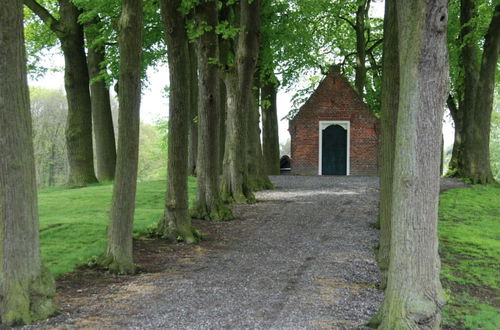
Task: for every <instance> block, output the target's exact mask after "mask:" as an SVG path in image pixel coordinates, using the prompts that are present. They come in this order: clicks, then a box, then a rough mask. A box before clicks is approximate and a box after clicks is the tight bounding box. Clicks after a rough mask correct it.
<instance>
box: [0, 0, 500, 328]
mask: <svg viewBox="0 0 500 330" xmlns="http://www.w3.org/2000/svg"><path fill="white" fill-rule="evenodd" d="M468 1H469V0H462V1H461V5H462V6H464V5H467V4H468ZM477 1H479V0H477ZM342 3H343V5H345V6H339V7H335V6H333V7H334V9H335V10H329V8H330V6H332V4H331V3H330V2H329V1H326V0H325V1H317V2H311V1H305V0H295V1H294V2H293V5H290V4H289V3H288V2H285V1H281V0H274V1H271V0H252V1H246V0H241V1H239V2H237V1H231V0H227V1H222V2H218V1H215V0H206V1H201V2H199V1H186V0H184V1H181V0H160V1H159V3H158V4H159V11H158V9H157V8H156V5H157V4H156V3H153V2H149V1H146V2H145V3H143V2H142V0H123V1H122V2H121V5H120V3H119V2H110V3H107V4H105V5H103V4H102V2H100V1H93V0H73V1H70V0H58V1H55V2H52V1H41V0H40V1H36V0H24V4H25V5H26V6H27V7H28V8H29V9H30V10H31V11H32V12H33V13H35V14H36V15H37V16H38V17H39V18H40V19H41V20H42V21H43V23H44V26H45V27H46V29H45V32H47V31H51V33H53V35H54V36H55V37H56V38H57V40H58V41H59V44H60V47H61V49H62V51H63V53H64V56H65V88H66V95H67V101H68V115H67V125H66V146H67V154H68V159H69V162H68V164H69V166H68V172H69V184H71V185H73V186H82V185H85V184H88V183H91V182H95V181H96V175H95V171H94V167H93V166H94V165H93V158H94V156H93V148H92V131H94V135H95V139H96V150H97V152H96V154H97V167H98V171H97V173H98V177H99V179H101V180H107V179H110V178H114V190H113V202H112V207H111V212H110V224H109V227H108V248H107V251H106V253H105V254H104V255H103V256H102V257H101V258H100V260H99V262H100V263H101V264H102V265H103V266H105V267H107V268H108V269H110V270H111V271H113V272H116V273H132V272H134V271H135V265H134V263H133V260H132V224H133V214H134V205H135V189H136V181H137V172H138V152H139V151H138V148H139V127H140V125H139V107H140V89H141V74H142V73H143V72H144V70H145V67H147V65H149V64H151V63H154V62H155V61H158V60H159V59H160V58H162V56H163V57H164V56H165V52H164V51H162V50H161V47H158V45H159V44H162V42H163V41H164V42H165V44H166V49H167V52H166V55H167V58H168V63H169V69H170V70H169V71H170V84H171V85H170V88H169V93H170V97H169V102H170V104H169V121H168V164H167V168H168V170H167V175H168V177H167V182H168V183H167V194H166V201H165V217H164V218H163V219H162V221H160V223H159V225H158V233H159V234H160V235H161V236H162V237H172V238H175V239H177V238H180V239H183V240H185V241H186V242H189V243H192V242H196V241H197V239H198V234H197V231H196V230H194V229H193V228H192V225H191V217H190V215H193V216H196V217H199V218H205V219H210V220H228V219H230V218H232V212H231V209H230V204H231V203H233V202H236V203H248V202H253V201H254V196H253V191H255V190H258V189H265V188H269V187H270V186H271V184H270V181H269V179H268V178H267V174H274V173H277V170H279V169H278V168H277V167H276V166H277V164H278V157H279V151H278V150H279V149H278V148H279V146H278V139H277V133H276V130H277V118H276V104H275V99H276V98H275V96H276V90H277V86H278V80H277V78H276V75H277V74H279V76H280V77H281V80H282V83H283V84H284V85H286V84H288V83H289V81H293V79H294V77H297V74H300V72H303V70H307V68H308V67H313V66H319V67H324V66H326V65H327V62H328V61H329V60H336V59H339V58H341V59H342V60H343V61H344V62H345V63H346V65H345V72H346V74H349V70H350V69H351V70H352V77H353V79H354V82H355V83H354V85H355V86H356V89H357V90H358V93H360V94H361V95H364V96H365V99H366V100H367V101H369V103H370V104H371V105H372V107H373V108H374V109H376V108H377V104H378V103H377V97H375V96H373V97H371V96H370V95H376V94H377V91H380V88H382V92H383V93H382V97H381V102H380V104H381V110H380V112H381V117H382V123H383V126H382V135H383V136H382V150H383V152H382V165H381V195H382V196H381V211H380V212H381V214H380V223H381V230H382V238H381V246H380V251H379V256H378V257H379V261H380V264H381V269H382V273H383V276H384V279H383V283H384V285H386V287H387V289H386V298H385V301H384V304H383V306H382V308H381V310H380V313H379V315H378V317H377V318H375V319H374V321H373V324H375V325H377V326H379V327H380V328H384V329H385V328H437V327H438V326H439V310H440V306H441V305H442V303H443V300H442V295H441V288H440V283H439V258H438V255H437V235H436V217H437V198H438V183H437V182H438V180H437V178H438V177H439V163H440V161H439V158H440V157H439V154H440V152H439V149H440V148H439V146H440V141H441V137H440V136H441V119H442V110H443V105H444V103H445V100H446V98H447V95H448V94H449V93H448V87H447V79H448V57H447V45H446V29H447V26H448V25H447V21H448V12H447V1H445V0H435V1H423V0H420V1H409V0H408V1H398V2H396V1H395V0H387V1H386V15H385V18H384V28H383V34H384V35H383V40H384V42H383V45H384V49H383V65H380V60H381V56H382V52H381V49H380V47H379V46H380V45H381V44H382V41H381V40H382V39H381V36H380V33H381V32H382V29H381V27H380V24H379V25H378V27H377V22H376V20H371V19H369V16H368V12H369V8H370V1H366V0H359V1H354V0H353V1H348V0H346V1H344V2H342ZM484 3H485V4H486V5H487V6H486V7H488V8H493V7H492V6H493V5H492V4H490V3H489V2H487V1H485V2H484ZM5 8H6V10H5V11H3V12H2V14H1V15H2V22H3V21H4V19H5V22H8V23H9V24H7V25H5V26H3V27H0V43H1V44H0V49H1V50H2V52H3V53H2V56H1V62H0V66H1V70H2V71H1V74H2V77H5V78H3V80H2V82H1V84H0V92H1V94H0V96H1V98H2V100H5V101H4V102H3V103H1V106H2V108H1V109H0V110H1V111H0V115H1V116H2V118H0V119H1V124H0V125H2V126H1V127H0V128H1V130H0V134H1V135H0V138H1V140H2V141H3V142H2V144H1V145H2V149H1V152H2V155H6V156H5V157H2V159H1V163H0V165H1V173H0V179H1V180H0V184H1V186H0V197H1V198H0V200H1V203H2V204H1V205H0V221H1V224H2V228H3V232H2V234H1V236H0V238H1V244H2V245H1V248H0V256H1V257H2V260H3V264H2V268H0V279H1V280H2V287H1V290H2V292H1V297H2V298H1V300H0V317H1V319H2V322H4V323H7V324H13V323H29V322H30V321H32V320H33V319H37V318H43V317H46V316H47V315H49V314H50V313H51V312H52V311H53V305H52V297H53V295H54V289H53V287H54V285H53V280H52V279H51V276H50V274H48V272H47V271H46V270H45V269H44V268H43V267H42V264H41V260H40V253H39V246H38V232H37V228H38V218H37V211H36V184H35V179H34V178H35V170H34V161H33V143H32V140H31V136H32V128H31V125H30V114H29V101H28V90H27V86H26V62H25V57H24V38H23V34H22V31H23V25H22V22H23V18H22V4H21V2H20V1H19V0H7V5H6V7H5ZM481 8H483V7H481ZM321 9H322V10H321ZM158 12H159V13H158ZM493 12H494V13H497V12H498V6H496V7H494V11H493ZM314 15H316V16H318V18H314V17H316V16H314ZM490 19H491V23H490V24H489V28H488V30H487V31H488V32H487V33H486V34H485V38H486V41H485V43H484V52H483V58H485V59H483V61H482V62H481V63H489V64H491V63H490V62H491V61H493V62H494V63H495V67H496V61H497V56H498V43H499V41H498V38H497V37H498V35H500V33H498V30H497V29H498V19H499V16H498V15H496V14H494V15H491V16H490ZM27 22H28V23H33V18H32V17H31V18H30V16H29V15H28V19H27ZM158 22H162V24H161V23H158ZM300 22H302V23H303V25H302V27H307V29H305V34H304V37H303V38H297V34H298V33H299V32H298V31H300V30H299V29H298V28H299V26H300V25H297V24H299V23H300ZM306 22H307V23H306ZM339 22H340V23H339ZM464 22H465V23H463V24H462V25H461V27H462V29H461V31H463V30H467V28H468V26H469V24H468V23H467V22H468V20H465V21H464ZM379 23H380V22H379ZM287 24H289V26H290V28H289V29H287V28H285V27H286V26H287ZM332 24H338V25H337V27H338V28H337V29H332ZM144 27H146V29H144ZM328 30H335V31H336V32H337V33H339V35H334V34H331V33H329V34H326V33H325V34H324V35H322V34H318V33H319V32H321V31H328ZM40 31H43V30H40ZM158 31H163V33H161V34H160V33H158ZM473 31H476V30H475V29H473ZM342 33H344V34H348V33H352V35H353V36H355V38H353V39H349V40H351V41H350V42H345V43H339V44H336V45H333V44H331V43H330V40H332V39H341V40H343V39H342V38H341V37H340V36H341V35H342ZM377 33H378V34H377ZM461 33H464V32H461ZM162 35H163V37H162ZM466 35H467V33H465V34H464V38H463V39H464V42H465V40H467V39H468V38H465V36H466ZM84 37H86V38H87V43H86V44H87V47H88V49H89V50H88V54H86V53H85V48H84V46H85V42H84V41H85V40H84ZM43 40H50V38H49V37H45V38H44V39H43ZM28 45H29V48H30V49H32V47H34V48H36V47H35V46H36V45H35V46H33V45H30V44H29V43H28ZM475 46H476V47H477V44H475ZM349 47H351V48H353V54H351V53H344V52H345V50H346V49H349ZM495 47H496V48H495ZM464 48H467V47H465V46H462V47H460V48H459V49H461V50H462V51H463V49H464ZM490 48H493V49H496V55H495V56H496V57H494V56H493V55H491V56H493V58H492V57H489V56H486V55H484V54H490V53H494V52H493V51H492V52H489V51H488V52H487V51H486V50H487V49H490ZM284 49H286V51H284ZM304 49H308V50H311V52H310V53H308V52H304ZM328 49H332V52H331V54H327V55H329V56H330V57H328V56H322V55H320V54H323V53H328V52H325V50H328ZM4 54H5V56H4ZM311 54H312V55H311ZM339 54H340V55H339ZM342 54H343V55H342ZM462 57H463V56H462ZM351 58H353V59H354V60H352V59H351ZM318 60H321V61H322V63H319V65H318ZM349 63H351V65H349ZM382 68H383V69H382ZM488 68H490V69H491V66H485V69H484V70H485V71H487V69H488ZM381 69H382V74H380V72H381V71H380V70H381ZM480 72H482V70H481V71H480ZM485 75H486V76H485V78H484V79H482V80H481V79H479V80H480V81H481V83H479V82H478V85H475V86H474V88H473V90H474V91H475V92H474V95H475V96H476V97H477V99H478V100H479V95H480V94H482V93H480V92H482V91H483V90H488V88H490V89H492V88H493V87H492V86H494V79H493V82H492V83H493V85H491V86H490V85H484V84H485V82H491V79H487V77H490V76H487V74H486V73H485ZM91 76H92V77H91ZM19 77H21V78H22V79H19ZM113 79H114V80H115V81H116V84H115V89H116V90H117V93H118V99H119V124H118V131H119V133H118V144H117V150H115V141H114V136H115V135H114V132H113V124H112V116H111V110H110V108H111V107H110V105H109V89H108V86H110V81H112V80H113ZM479 80H478V81H479ZM465 81H466V82H468V80H467V79H466V80H465ZM13 82H15V84H14V83H13ZM481 84H482V85H481ZM479 85H480V87H478V86H479ZM89 86H90V88H89ZM89 90H90V93H89ZM464 90H465V88H464ZM463 95H464V99H465V95H466V93H465V92H464V94H463ZM488 95H491V97H492V95H493V94H492V93H490V94H488ZM370 100H372V101H373V102H370ZM481 100H482V101H477V102H476V101H474V104H475V105H476V104H483V105H484V104H486V105H487V104H488V102H487V101H488V99H487V98H484V100H483V99H481ZM259 104H260V105H261V107H262V118H263V125H262V126H263V128H264V132H263V143H262V144H261V142H260V131H259ZM489 104H491V102H490V103H489ZM485 107H486V106H485ZM490 113H491V110H490ZM474 122H475V121H474ZM478 122H479V121H478ZM7 123H8V124H7ZM471 125H473V124H471ZM474 127H476V126H474ZM481 127H482V126H481ZM472 131H474V132H476V134H477V129H476V128H474V129H473V130H472ZM186 137H188V138H186ZM466 141H467V140H466ZM4 142H5V143H4ZM466 145H467V143H465V144H464V146H466ZM464 148H465V147H464ZM19 150H22V151H24V152H16V151H19ZM100 150H101V151H102V152H100ZM263 151H264V152H263ZM115 155H116V156H115ZM264 159H265V160H266V161H265V162H264ZM488 166H489V165H488ZM476 167H478V166H476ZM476 167H473V166H470V168H476ZM490 172H491V171H490ZM189 174H196V175H197V178H198V192H197V199H196V202H195V207H194V209H193V210H191V214H190V210H188V198H187V177H188V175H189ZM476 177H477V178H479V179H477V180H476V179H474V178H476ZM472 178H473V180H474V181H481V182H487V181H488V180H486V179H484V178H486V177H485V176H483V175H480V176H472ZM21 237H24V238H25V239H20V238H21ZM26 242H30V243H29V246H28V247H27V246H26V245H27V244H26ZM408 281H410V285H408Z"/></svg>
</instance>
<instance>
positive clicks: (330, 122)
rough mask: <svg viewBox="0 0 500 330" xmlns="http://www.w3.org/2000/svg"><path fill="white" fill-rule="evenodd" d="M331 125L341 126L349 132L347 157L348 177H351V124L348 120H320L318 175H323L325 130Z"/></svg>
mask: <svg viewBox="0 0 500 330" xmlns="http://www.w3.org/2000/svg"><path fill="white" fill-rule="evenodd" d="M330 125H339V126H341V127H342V128H344V129H346V130H347V157H346V162H347V164H346V165H347V166H346V169H347V170H346V175H350V172H351V154H350V152H351V123H350V121H348V120H320V121H319V157H318V159H319V164H318V175H323V174H322V170H323V169H322V162H323V130H324V129H325V128H327V127H328V126H330Z"/></svg>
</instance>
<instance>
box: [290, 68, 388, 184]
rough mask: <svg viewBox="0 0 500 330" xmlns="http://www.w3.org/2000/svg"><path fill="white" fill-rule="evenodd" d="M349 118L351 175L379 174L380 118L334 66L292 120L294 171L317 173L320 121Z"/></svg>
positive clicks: (345, 119) (298, 172)
mask: <svg viewBox="0 0 500 330" xmlns="http://www.w3.org/2000/svg"><path fill="white" fill-rule="evenodd" d="M335 120H338V121H349V122H350V175H377V169H378V167H377V161H378V159H377V158H378V151H377V149H378V139H379V137H378V133H379V128H378V127H379V123H378V120H377V118H376V117H375V116H374V115H373V114H372V113H371V111H370V110H369V109H368V106H367V105H366V104H365V103H364V102H363V101H362V100H361V98H360V97H359V95H358V94H357V93H356V91H354V89H353V88H352V87H351V86H350V84H349V83H348V81H347V80H346V79H345V78H344V77H342V76H341V75H340V73H339V72H338V70H336V69H332V70H330V72H329V74H328V75H327V76H326V77H325V79H324V80H323V81H322V82H321V83H320V85H319V87H318V88H317V89H316V91H314V93H313V94H312V95H311V97H310V98H309V100H308V101H307V102H306V103H305V104H304V105H303V106H302V107H301V108H300V111H299V112H298V113H297V115H296V116H295V118H294V119H293V120H291V121H290V123H289V127H290V128H289V131H290V135H291V142H292V143H291V153H292V154H291V158H292V173H293V174H300V175H317V174H318V161H319V122H320V121H335Z"/></svg>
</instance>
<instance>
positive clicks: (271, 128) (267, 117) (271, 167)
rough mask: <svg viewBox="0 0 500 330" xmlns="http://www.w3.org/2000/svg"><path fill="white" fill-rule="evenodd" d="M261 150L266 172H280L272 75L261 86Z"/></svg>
mask: <svg viewBox="0 0 500 330" xmlns="http://www.w3.org/2000/svg"><path fill="white" fill-rule="evenodd" d="M261 91H262V96H261V99H262V101H261V109H262V110H261V111H262V130H263V134H262V150H263V155H264V164H265V168H266V172H265V173H266V174H268V175H279V174H280V141H279V131H278V106H277V102H276V96H277V94H278V84H277V79H276V78H275V77H272V78H270V79H269V82H267V83H266V84H265V85H264V86H263V87H262V88H261Z"/></svg>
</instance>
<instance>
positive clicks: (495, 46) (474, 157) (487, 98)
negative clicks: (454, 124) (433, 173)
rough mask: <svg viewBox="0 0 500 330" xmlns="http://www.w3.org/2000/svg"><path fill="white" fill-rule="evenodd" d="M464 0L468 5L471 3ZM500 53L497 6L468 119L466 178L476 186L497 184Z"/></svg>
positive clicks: (499, 28) (499, 7) (485, 39)
mask: <svg viewBox="0 0 500 330" xmlns="http://www.w3.org/2000/svg"><path fill="white" fill-rule="evenodd" d="M463 1H464V2H467V0H463ZM499 51H500V5H497V6H496V7H495V9H494V13H493V17H492V19H491V23H490V25H489V28H488V31H487V33H486V35H485V37H484V48H483V54H482V59H481V63H480V69H479V70H478V71H477V73H478V74H477V75H478V79H477V80H475V86H471V88H474V91H473V92H472V93H471V94H472V95H470V97H474V100H473V101H472V106H473V111H472V113H471V114H470V116H467V117H468V118H466V120H465V124H466V125H467V126H468V127H467V128H466V130H465V133H466V138H465V150H466V152H465V157H466V164H465V165H466V166H465V171H466V173H465V175H464V177H466V178H469V179H470V180H471V181H472V183H481V184H488V183H493V182H494V179H493V174H492V171H491V165H490V129H491V112H492V110H493V97H494V88H495V75H496V68H497V61H498V53H499ZM465 79H467V77H465ZM466 84H467V81H466ZM466 97H467V95H466ZM464 101H465V100H464ZM466 110H467V109H466Z"/></svg>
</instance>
